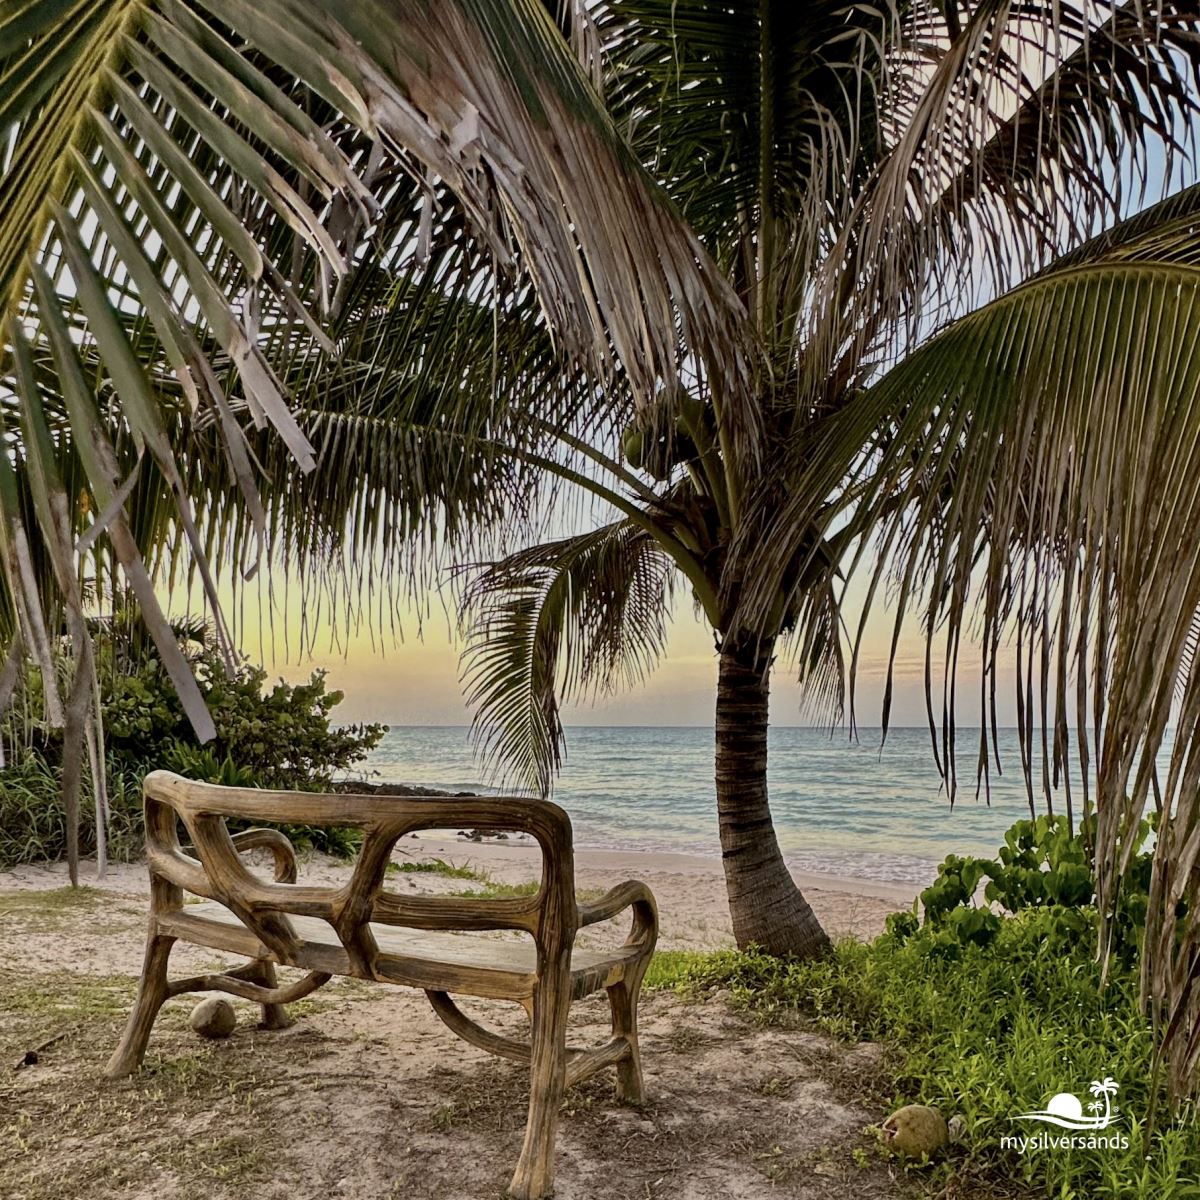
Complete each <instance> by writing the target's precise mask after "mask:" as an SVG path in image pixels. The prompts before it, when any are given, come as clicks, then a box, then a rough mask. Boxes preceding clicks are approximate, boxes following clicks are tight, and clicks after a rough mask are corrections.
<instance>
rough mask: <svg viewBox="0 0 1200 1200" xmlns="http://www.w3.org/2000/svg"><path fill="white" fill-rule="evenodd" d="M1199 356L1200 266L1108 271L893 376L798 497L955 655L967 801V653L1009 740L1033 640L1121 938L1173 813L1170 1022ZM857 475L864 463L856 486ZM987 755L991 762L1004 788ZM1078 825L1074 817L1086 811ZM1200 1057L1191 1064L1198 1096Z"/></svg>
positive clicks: (945, 739) (1196, 580)
mask: <svg viewBox="0 0 1200 1200" xmlns="http://www.w3.org/2000/svg"><path fill="white" fill-rule="evenodd" d="M1197 345H1200V270H1198V269H1196V268H1195V267H1192V266H1188V265H1178V264H1174V263H1172V264H1155V263H1145V262H1117V263H1108V262H1105V261H1103V260H1102V261H1099V262H1097V263H1094V264H1090V265H1084V266H1075V267H1072V268H1070V269H1064V270H1062V271H1055V272H1051V273H1048V274H1046V275H1045V276H1044V277H1042V278H1040V279H1038V280H1036V281H1034V282H1031V283H1029V284H1026V285H1024V286H1023V287H1021V288H1018V289H1016V290H1015V291H1013V292H1012V293H1010V294H1008V295H1007V296H1004V297H1002V298H1001V299H999V300H997V301H995V302H993V303H992V304H990V305H987V306H985V307H984V308H982V309H980V310H979V311H978V312H976V313H974V314H972V315H971V316H969V317H967V318H964V319H963V320H961V321H959V322H957V323H955V324H954V325H952V326H950V327H949V328H948V329H946V330H945V331H944V332H942V333H941V334H939V335H938V336H937V337H935V338H933V339H932V340H931V341H930V342H929V343H928V344H927V345H926V346H924V347H923V348H922V349H921V350H919V351H917V352H916V353H915V354H913V355H911V356H910V357H909V358H908V359H906V360H905V361H904V362H902V363H901V364H900V365H899V366H897V367H896V368H894V369H893V370H892V371H891V372H889V373H888V374H887V375H886V376H885V377H884V378H883V379H882V380H880V382H879V383H878V384H876V385H875V386H874V387H873V388H872V389H870V391H868V392H867V393H866V394H865V395H864V396H863V397H862V398H861V399H860V400H859V401H858V402H857V403H856V404H855V405H854V406H853V408H852V409H848V410H847V411H846V412H845V413H844V414H843V417H842V418H841V419H839V420H838V421H836V422H834V423H833V425H832V427H831V429H830V430H829V431H828V432H827V440H826V441H824V442H823V443H821V444H819V445H818V446H817V448H816V450H815V454H814V461H815V462H819V463H820V464H821V465H820V466H819V467H816V468H814V469H813V470H812V471H811V473H810V476H809V478H808V480H807V481H806V484H805V486H803V487H801V488H799V489H798V493H797V494H800V493H801V492H802V493H804V494H806V495H808V496H814V495H816V494H818V493H819V492H820V491H821V489H822V488H824V489H825V490H826V494H828V493H829V492H832V491H834V490H835V489H836V488H838V487H839V486H845V487H846V493H845V494H846V495H847V497H848V498H851V499H850V500H849V501H848V502H849V503H850V506H851V513H852V516H851V517H850V521H851V524H850V527H849V535H850V536H854V535H856V534H857V535H861V536H862V538H863V541H862V543H861V547H860V550H859V558H860V559H861V557H862V556H863V555H865V553H866V552H867V547H868V544H873V545H874V547H875V548H876V549H877V552H878V555H879V558H878V561H879V563H880V566H878V567H877V568H875V569H874V583H873V584H872V588H873V589H874V588H875V587H877V586H878V584H879V582H880V580H881V579H882V578H883V576H884V573H885V572H891V573H892V576H893V579H894V586H893V598H894V600H895V603H896V607H897V610H898V613H899V614H900V616H902V615H903V614H904V613H905V612H908V611H910V610H912V609H913V608H915V607H920V608H923V610H924V624H925V629H926V633H927V637H928V638H929V639H930V640H931V641H932V639H933V638H934V637H935V635H937V634H939V633H940V635H941V636H942V637H944V639H945V645H946V663H945V672H944V681H943V684H942V687H941V694H940V696H938V695H936V693H935V695H934V696H933V697H932V699H931V713H930V719H931V724H934V725H936V726H938V727H939V728H940V730H941V738H942V754H943V762H944V766H945V770H946V772H947V774H948V776H949V780H950V783H951V787H953V784H954V772H955V766H954V708H955V693H954V686H955V680H956V677H957V674H958V672H957V657H958V651H959V646H960V644H961V641H962V638H963V636H964V634H966V633H967V632H968V627H969V625H970V622H972V621H977V622H978V624H977V626H976V627H975V632H976V636H977V638H978V640H979V642H980V643H981V644H982V647H983V650H984V678H983V680H981V683H982V684H983V687H982V694H983V697H984V702H985V725H994V723H995V713H994V705H995V687H994V675H995V671H996V658H997V654H998V652H999V649H1000V646H1001V644H1002V642H1003V641H1004V640H1005V639H1006V638H1007V637H1008V636H1009V635H1010V634H1012V633H1014V632H1015V636H1016V638H1017V653H1018V668H1017V673H1018V677H1019V684H1018V686H1019V688H1020V692H1021V694H1020V695H1019V704H1018V707H1019V709H1020V715H1019V724H1020V730H1021V740H1022V746H1023V755H1024V756H1025V758H1026V766H1027V768H1031V766H1032V763H1033V762H1034V761H1036V760H1037V759H1038V758H1039V757H1043V758H1044V760H1045V764H1046V766H1047V767H1048V768H1049V772H1050V774H1051V775H1052V777H1053V778H1055V779H1058V778H1069V772H1070V769H1071V767H1072V762H1071V758H1072V756H1075V757H1076V758H1077V760H1078V766H1079V767H1080V768H1081V769H1082V774H1083V777H1084V779H1085V780H1087V779H1088V778H1089V777H1090V776H1091V773H1092V771H1093V769H1094V771H1095V775H1094V778H1095V786H1096V791H1095V795H1094V796H1092V795H1091V794H1089V792H1088V791H1087V790H1085V792H1084V795H1083V797H1082V811H1081V812H1080V811H1078V810H1077V811H1075V812H1074V814H1073V815H1074V817H1076V818H1078V817H1079V816H1081V815H1082V816H1087V815H1088V814H1089V813H1091V812H1093V811H1094V813H1095V815H1096V818H1097V826H1096V849H1097V856H1098V867H1099V878H1100V906H1101V912H1102V916H1103V917H1107V916H1108V915H1109V914H1110V913H1111V911H1112V908H1113V905H1114V904H1115V896H1116V893H1117V889H1118V887H1119V880H1120V878H1121V874H1122V872H1123V870H1124V868H1125V866H1126V865H1127V864H1128V862H1129V859H1130V856H1131V855H1132V854H1133V853H1134V851H1135V849H1136V847H1135V846H1134V844H1133V843H1134V840H1135V839H1134V835H1133V833H1132V832H1131V831H1133V830H1136V827H1137V821H1138V819H1139V818H1140V816H1141V814H1142V812H1143V810H1144V809H1145V807H1146V805H1147V803H1148V802H1149V801H1150V800H1151V799H1154V800H1155V803H1156V804H1158V805H1159V806H1160V813H1159V819H1160V824H1159V829H1158V842H1157V846H1156V851H1155V863H1156V868H1155V870H1156V882H1155V889H1156V892H1155V899H1156V904H1155V905H1153V906H1152V907H1154V915H1153V917H1152V918H1151V919H1150V924H1149V926H1148V933H1147V960H1146V961H1147V968H1146V969H1147V972H1148V974H1147V994H1148V996H1153V997H1157V998H1158V999H1159V1001H1160V1002H1161V1004H1162V1008H1161V1009H1160V1010H1159V1016H1160V1018H1161V1020H1163V1021H1164V1022H1169V1021H1170V1020H1171V1019H1172V1018H1174V1017H1175V1016H1176V1015H1177V1014H1178V1013H1180V1012H1181V1011H1183V1010H1184V1009H1186V1008H1187V1006H1188V1005H1190V1004H1192V1003H1194V999H1195V998H1194V989H1193V987H1192V985H1191V983H1190V981H1189V980H1188V979H1187V972H1186V971H1185V970H1182V969H1181V967H1180V964H1181V963H1183V962H1186V961H1187V959H1188V956H1189V955H1191V954H1193V953H1194V952H1195V946H1196V941H1195V938H1196V937H1197V936H1200V931H1197V930H1196V928H1195V926H1194V925H1187V926H1186V928H1185V929H1184V930H1182V931H1181V930H1180V928H1179V927H1178V926H1177V924H1176V921H1175V917H1174V914H1175V912H1176V906H1177V904H1178V903H1180V902H1182V901H1183V899H1184V897H1185V895H1187V894H1189V889H1190V888H1191V887H1192V883H1191V880H1192V878H1193V871H1194V870H1195V869H1196V867H1197V863H1198V859H1197V855H1198V854H1200V803H1198V802H1197V796H1198V795H1200V791H1198V790H1197V788H1196V786H1195V782H1196V779H1195V771H1196V769H1197V768H1196V763H1195V752H1194V747H1195V746H1196V745H1197V744H1198V743H1200V672H1197V671H1196V670H1195V629H1196V621H1197V614H1198V612H1200V550H1198V549H1197V543H1196V538H1195V530H1196V528H1197V527H1198V525H1197V522H1200V353H1198V352H1197V349H1196V348H1197ZM864 447H866V450H865V452H864ZM836 462H840V463H841V464H842V466H843V468H844V467H846V465H847V464H854V465H852V466H851V468H850V470H849V472H848V475H847V478H848V480H849V483H848V485H844V481H843V480H842V479H841V478H839V476H840V474H841V472H839V470H838V468H837V467H836V466H834V465H833V464H834V463H836ZM794 515H795V517H796V520H797V522H798V523H799V522H801V521H803V520H804V519H805V518H803V517H801V515H800V514H799V513H798V512H797V513H796V514H794ZM872 531H874V533H875V534H876V536H877V539H878V540H877V542H876V543H869V534H870V533H871V532H872ZM770 555H771V551H770V549H768V550H767V551H766V552H765V553H764V554H763V556H762V562H763V563H764V565H765V564H766V562H767V560H768V558H769V557H770ZM751 569H753V564H752V565H751ZM900 616H898V618H897V619H898V620H899V619H900ZM893 653H894V651H893ZM989 677H990V682H989ZM1173 697H1178V700H1177V713H1175V714H1173V713H1172V702H1173ZM988 710H990V711H988ZM1039 730H1044V731H1045V733H1044V734H1041V733H1039ZM981 736H982V735H981ZM1039 739H1040V740H1042V747H1041V748H1040V749H1039V747H1038V744H1037V743H1038V741H1039ZM1168 746H1169V762H1170V765H1169V768H1168V771H1167V775H1166V778H1165V780H1162V781H1161V795H1160V797H1155V795H1154V792H1155V788H1156V787H1158V786H1159V782H1160V781H1158V780H1157V778H1156V761H1157V758H1158V755H1159V753H1160V751H1162V750H1164V749H1165V748H1167V747H1168ZM987 756H988V751H987V747H986V746H985V745H983V744H982V743H981V745H980V765H981V769H984V770H986V764H987ZM1046 788H1047V793H1046V795H1047V799H1049V790H1048V789H1049V779H1047V780H1046ZM1085 788H1086V785H1085ZM1066 803H1067V806H1068V814H1069V815H1071V807H1072V797H1071V792H1070V790H1068V791H1067V794H1066ZM1175 1050H1176V1051H1177V1052H1178V1051H1179V1050H1181V1047H1179V1046H1177V1047H1175ZM1195 1054H1196V1051H1195V1047H1192V1048H1190V1049H1188V1050H1187V1052H1186V1053H1176V1056H1175V1057H1174V1059H1173V1060H1172V1064H1171V1065H1172V1069H1173V1071H1174V1072H1175V1079H1174V1082H1175V1084H1176V1086H1177V1087H1179V1088H1182V1087H1183V1086H1184V1084H1185V1081H1186V1080H1187V1079H1188V1078H1190V1077H1191V1074H1192V1071H1193V1070H1194V1068H1195V1065H1196V1061H1195Z"/></svg>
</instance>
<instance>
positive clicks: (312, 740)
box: [0, 628, 386, 868]
mask: <svg viewBox="0 0 1200 1200" xmlns="http://www.w3.org/2000/svg"><path fill="white" fill-rule="evenodd" d="M181 641H183V642H184V644H185V649H186V651H187V657H188V659H189V661H190V662H191V664H192V667H193V669H194V670H195V672H196V676H197V679H198V680H199V681H200V686H201V691H202V693H203V695H204V698H205V700H206V702H207V704H208V707H209V711H210V712H211V713H212V716H213V721H214V723H215V725H216V729H217V736H216V737H215V738H214V739H213V740H212V741H211V742H209V743H207V744H206V745H204V746H201V745H199V744H198V743H197V742H196V740H195V737H194V735H193V734H192V730H191V726H190V725H189V723H188V720H187V717H186V716H185V714H184V711H183V706H182V704H181V703H180V701H179V699H178V697H177V695H176V693H175V689H174V688H173V686H172V684H171V680H170V678H169V677H168V675H167V673H166V671H165V669H164V668H163V666H162V664H161V662H160V661H159V659H158V656H157V654H156V653H155V652H154V650H153V647H152V646H150V645H148V644H143V645H142V649H141V650H140V652H138V653H134V654H131V653H130V646H131V644H132V639H131V638H130V637H129V636H128V634H127V631H126V630H124V629H123V628H122V629H121V636H120V637H117V638H114V637H111V636H110V637H108V638H106V639H104V640H101V641H100V643H99V645H100V659H101V670H100V683H101V689H102V708H103V714H104V726H105V734H106V743H107V747H106V748H107V774H108V790H109V808H110V811H111V814H112V815H111V823H110V828H109V839H110V841H109V856H110V857H111V858H115V859H121V858H126V859H128V858H131V857H136V856H137V855H138V854H139V853H140V852H141V848H142V801H141V781H142V777H143V776H144V775H145V774H146V773H147V772H148V771H152V770H155V769H158V768H164V769H166V770H171V771H175V772H177V773H178V774H180V775H185V776H187V777H188V778H189V779H198V780H202V781H204V782H206V783H221V784H225V785H227V786H231V787H260V788H283V789H299V790H305V791H324V790H327V789H329V788H330V786H331V785H332V783H333V780H334V777H335V775H336V774H337V773H338V772H341V771H345V770H347V769H348V768H350V767H352V766H353V765H354V764H355V763H356V762H358V761H359V760H360V759H361V758H362V757H363V756H364V755H365V754H367V753H368V752H369V751H370V750H371V749H372V748H373V747H374V746H375V745H377V744H378V742H379V739H380V738H381V737H382V736H383V734H384V732H385V731H386V726H383V725H351V726H346V727H341V728H339V727H336V726H334V725H332V724H331V720H330V718H331V714H332V711H333V709H334V707H335V706H336V705H337V704H339V703H340V702H341V700H342V693H341V692H336V691H335V692H331V691H327V690H326V686H325V674H324V672H322V671H317V672H315V673H314V674H313V675H312V677H311V678H310V679H309V681H308V682H307V683H301V684H294V685H293V684H287V683H284V682H282V681H280V682H279V683H277V684H275V685H274V687H272V688H270V689H269V690H264V684H265V682H266V672H265V671H263V670H262V669H261V668H259V667H254V666H251V665H249V664H248V663H245V662H243V663H240V664H238V665H237V667H236V668H235V669H234V670H233V671H232V672H231V673H229V674H227V673H226V672H225V669H224V667H223V665H222V663H221V662H220V660H219V658H218V657H217V655H216V653H215V652H214V651H213V650H212V649H211V648H209V646H208V645H207V644H206V642H205V639H204V638H203V636H202V631H196V630H188V631H185V634H184V636H182V637H181ZM38 687H39V685H38V682H37V675H36V674H35V673H33V672H31V673H30V676H29V682H28V689H27V692H26V696H25V701H26V703H25V704H24V705H23V706H22V708H21V710H19V711H14V712H12V713H10V715H9V717H8V719H7V722H6V727H5V728H4V730H3V732H4V735H5V742H6V745H7V746H9V747H13V746H14V744H15V746H16V754H15V759H14V761H13V762H12V763H10V765H9V766H8V768H7V769H5V770H3V771H0V868H3V867H8V866H12V865H14V864H16V863H20V862H30V861H39V860H46V859H57V858H60V857H61V856H62V855H63V853H64V852H65V846H66V822H65V818H64V814H63V811H62V801H61V771H60V763H61V757H62V742H61V736H60V734H59V732H58V731H56V730H50V729H47V728H46V727H45V726H44V725H42V724H40V723H39V722H38V721H37V720H31V719H30V718H29V713H30V712H35V713H36V712H38V711H39V710H40V693H39V691H38ZM83 808H84V810H85V811H84V814H83V828H82V830H81V834H80V840H81V848H82V850H83V852H84V853H85V854H86V853H90V852H91V851H93V850H94V849H95V844H96V839H95V820H94V814H92V813H91V811H90V806H88V805H87V804H85V805H84V806H83ZM244 827H245V826H244V825H240V824H238V823H237V822H231V828H233V829H238V828H244ZM281 828H283V830H284V832H285V833H287V835H288V836H289V837H290V838H291V839H292V842H293V843H294V844H295V845H296V846H297V847H298V848H304V849H315V850H321V851H324V852H326V853H330V854H338V855H343V856H345V855H349V854H352V853H353V852H354V851H355V850H356V849H357V847H358V845H359V843H360V842H361V834H360V833H359V832H358V831H357V830H353V829H345V828H337V827H329V828H325V827H317V826H309V825H289V826H282V827H281Z"/></svg>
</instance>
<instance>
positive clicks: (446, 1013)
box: [425, 991, 530, 1063]
mask: <svg viewBox="0 0 1200 1200" xmlns="http://www.w3.org/2000/svg"><path fill="white" fill-rule="evenodd" d="M425 995H426V996H428V997H429V1003H430V1004H431V1005H432V1006H433V1011H434V1012H435V1013H437V1015H438V1016H439V1017H440V1018H441V1020H442V1023H443V1024H444V1025H445V1026H446V1027H447V1028H448V1029H450V1030H451V1031H452V1032H453V1033H456V1034H458V1036H459V1037H460V1038H462V1040H463V1041H464V1042H470V1043H471V1045H472V1046H478V1047H479V1048H480V1050H486V1051H487V1052H488V1053H489V1054H496V1055H498V1056H499V1057H500V1058H508V1059H511V1060H512V1061H513V1062H519V1063H528V1062H529V1059H530V1050H529V1043H528V1042H518V1041H517V1040H516V1039H515V1038H506V1037H501V1036H500V1034H498V1033H492V1031H491V1030H490V1029H484V1027H483V1026H482V1025H478V1024H476V1022H474V1021H472V1020H471V1018H470V1017H468V1016H467V1014H466V1013H465V1012H463V1010H462V1009H461V1008H459V1007H458V1005H457V1004H455V1003H454V1001H453V1000H451V999H450V995H449V993H447V992H431V991H427V992H426V993H425Z"/></svg>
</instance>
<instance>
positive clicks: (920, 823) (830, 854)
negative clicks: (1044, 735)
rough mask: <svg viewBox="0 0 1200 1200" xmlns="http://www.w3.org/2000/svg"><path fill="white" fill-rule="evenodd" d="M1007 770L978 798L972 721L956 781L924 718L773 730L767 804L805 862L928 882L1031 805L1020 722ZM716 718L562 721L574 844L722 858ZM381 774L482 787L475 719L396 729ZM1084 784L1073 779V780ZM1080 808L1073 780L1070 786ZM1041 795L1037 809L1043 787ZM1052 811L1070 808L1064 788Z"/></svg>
mask: <svg viewBox="0 0 1200 1200" xmlns="http://www.w3.org/2000/svg"><path fill="white" fill-rule="evenodd" d="M999 743H1000V754H1001V764H1002V766H1003V768H1004V775H1003V776H1002V777H1001V778H997V777H996V775H995V772H994V771H993V774H992V789H991V803H990V805H989V804H988V803H987V802H986V800H985V799H984V797H983V796H980V798H979V799H976V798H975V758H976V753H977V745H978V730H975V729H967V728H964V729H960V730H959V731H958V755H957V758H958V768H959V791H958V795H957V797H956V799H955V803H954V806H953V808H951V806H950V803H949V801H948V799H947V796H946V792H945V790H944V788H942V786H941V780H940V778H939V776H938V772H937V767H936V765H935V762H934V756H933V752H932V750H931V747H930V741H929V731H928V730H927V729H924V728H921V729H906V728H901V729H895V728H894V729H891V730H889V732H888V737H887V742H886V744H885V745H884V746H883V748H882V750H881V748H880V731H879V730H878V729H862V730H860V731H859V734H858V738H857V740H856V741H854V742H851V741H849V739H848V737H847V735H846V734H845V733H844V732H837V733H834V734H833V736H830V734H829V732H828V731H827V730H821V729H808V728H788V727H774V728H772V729H771V731H770V743H769V746H770V766H769V782H770V795H771V809H772V812H773V813H774V817H775V828H776V831H777V833H778V836H779V841H780V845H781V846H782V848H783V851H784V854H785V856H786V857H787V859H788V862H789V863H790V864H791V865H792V866H793V867H794V868H796V869H798V870H805V871H819V872H824V873H828V874H833V875H842V876H848V877H850V878H856V879H872V880H880V881H892V882H899V883H905V884H913V883H916V884H922V885H923V884H925V883H927V882H929V881H930V880H931V879H932V878H933V875H934V872H935V870H936V867H937V864H938V863H939V862H941V860H942V859H943V858H944V857H945V856H946V855H947V854H949V853H955V854H980V855H988V856H992V855H994V854H995V852H996V848H997V847H998V846H999V845H1000V843H1001V841H1002V840H1003V835H1004V831H1005V830H1006V829H1007V828H1008V827H1009V826H1010V825H1011V824H1012V823H1013V822H1014V821H1016V820H1018V819H1020V818H1021V817H1025V816H1028V815H1029V807H1028V801H1027V798H1026V791H1025V783H1024V779H1023V777H1022V774H1021V768H1020V761H1021V760H1020V754H1019V750H1018V741H1017V733H1016V730H1002V731H1000V736H999ZM712 747H713V734H712V730H711V729H707V728H699V727H680V726H666V727H660V728H645V727H635V728H629V727H616V726H605V727H600V726H591V727H574V728H571V729H569V730H568V731H567V750H566V759H565V762H564V765H563V769H562V773H561V775H560V776H559V779H558V781H557V783H556V785H555V790H554V796H553V798H554V799H555V800H556V801H557V802H558V803H559V804H561V805H562V806H563V807H564V808H565V809H566V810H567V811H568V812H569V813H570V815H571V821H572V824H573V826H574V829H575V841H576V844H577V845H578V846H581V847H588V848H596V849H608V850H612V849H628V850H658V851H680V852H684V853H689V854H702V855H712V856H715V855H717V854H718V853H719V846H718V841H717V818H716V800H715V797H714V792H713V763H712V754H713V749H712ZM365 770H366V771H368V772H369V773H370V776H371V778H374V779H376V780H379V781H388V782H393V783H409V784H428V785H430V786H433V787H438V788H445V789H447V790H449V791H479V792H484V791H493V792H494V791H500V790H501V789H498V788H489V787H485V786H482V785H481V780H484V779H485V774H484V771H483V769H482V767H481V766H480V764H479V763H478V762H477V760H476V759H475V757H474V755H473V752H472V747H471V743H470V738H469V733H468V730H467V729H466V728H464V727H461V726H455V727H445V726H399V727H393V728H392V729H391V730H390V731H389V732H388V733H387V735H386V736H385V737H384V739H383V741H382V742H381V743H380V744H379V746H377V747H376V749H375V750H374V751H373V752H372V754H371V755H370V757H369V759H368V760H367V762H366V763H365ZM1076 786H1078V785H1076ZM1074 798H1075V804H1076V810H1077V811H1078V806H1079V794H1078V791H1076V792H1075V793H1074ZM1035 800H1036V801H1037V803H1038V804H1039V810H1038V811H1039V812H1040V811H1042V809H1041V807H1040V805H1041V803H1042V799H1041V793H1040V792H1036V793H1035ZM1056 811H1063V809H1062V796H1061V793H1059V794H1058V796H1057V798H1056Z"/></svg>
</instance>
